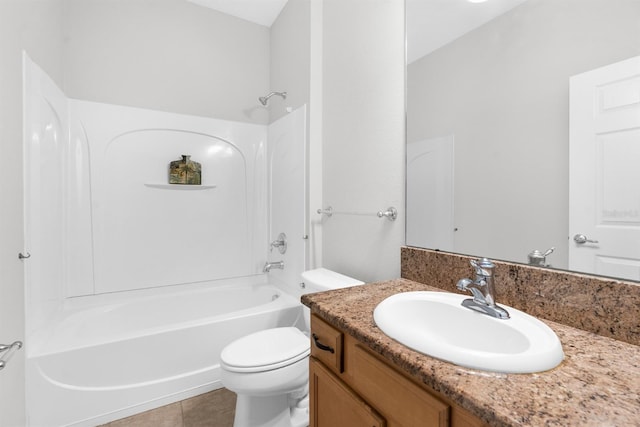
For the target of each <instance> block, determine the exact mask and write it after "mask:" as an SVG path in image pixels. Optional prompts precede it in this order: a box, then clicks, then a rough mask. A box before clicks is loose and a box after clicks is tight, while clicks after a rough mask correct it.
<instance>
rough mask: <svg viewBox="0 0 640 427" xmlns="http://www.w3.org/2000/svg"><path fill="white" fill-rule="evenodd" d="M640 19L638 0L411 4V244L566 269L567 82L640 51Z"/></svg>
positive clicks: (429, 0)
mask: <svg viewBox="0 0 640 427" xmlns="http://www.w3.org/2000/svg"><path fill="white" fill-rule="evenodd" d="M483 8H484V9H483ZM429 19H430V20H431V21H429V22H427V20H429ZM449 21H451V22H453V23H455V25H454V24H451V23H449ZM639 22H640V0H526V1H525V0H521V1H513V0H511V1H509V0H504V1H503V0H488V1H486V2H484V3H470V2H468V1H467V0H455V1H452V0H407V52H408V61H407V62H408V65H407V236H406V242H407V245H408V246H418V247H426V248H431V249H440V250H445V251H449V252H457V253H462V254H467V255H473V256H486V257H491V258H494V259H501V260H506V261H514V262H520V263H528V262H529V259H528V254H529V253H531V252H532V251H533V250H538V251H540V252H542V253H544V252H545V251H546V250H547V249H550V248H554V250H553V252H552V253H550V254H548V255H547V256H546V262H545V263H544V265H546V266H549V267H553V268H560V269H568V268H569V265H570V263H569V250H570V247H571V245H576V243H574V242H573V238H572V236H573V234H574V233H575V232H576V231H573V230H571V229H570V226H569V196H570V193H569V167H568V166H569V162H570V157H569V135H570V133H569V131H570V128H569V79H570V77H572V76H575V75H578V74H581V73H585V72H587V71H590V70H593V69H596V68H599V67H603V66H605V65H608V64H612V63H616V62H619V61H622V60H625V59H627V58H631V57H634V56H637V55H640V25H639V24H638V23H639ZM458 24H461V27H460V28H458ZM462 24H468V27H466V28H462V26H463V25H462ZM422 29H435V30H434V32H433V33H431V34H420V32H421V31H420V30H422ZM447 29H448V30H452V34H451V35H449V36H443V32H444V31H445V30H447ZM447 37H448V38H447ZM425 38H427V39H428V40H430V41H433V42H434V44H433V45H429V44H428V43H426V42H425ZM638 97H640V95H638ZM635 102H636V103H637V102H640V101H638V100H636V101H635ZM425 183H428V185H426V186H425ZM632 184H633V185H634V186H637V181H636V182H634V183H632ZM629 193H632V191H629ZM637 194H638V191H635V197H637ZM634 247H637V244H636V245H635V246H634ZM636 256H637V255H636ZM583 271H584V270H583ZM635 271H636V272H635V273H634V274H636V277H635V278H633V277H627V276H622V275H617V273H615V272H611V273H602V272H601V273H600V274H606V275H611V276H616V277H626V278H628V279H629V278H630V279H632V280H639V279H640V277H637V271H638V268H636V269H635ZM588 272H589V273H594V272H593V271H588Z"/></svg>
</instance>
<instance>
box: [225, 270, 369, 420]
mask: <svg viewBox="0 0 640 427" xmlns="http://www.w3.org/2000/svg"><path fill="white" fill-rule="evenodd" d="M302 281H303V283H304V292H305V293H313V292H321V291H327V290H330V289H338V288H346V287H349V286H355V285H361V284H363V282H361V281H359V280H356V279H353V278H351V277H348V276H344V275H342V274H339V273H336V272H334V271H331V270H327V269H325V268H318V269H315V270H309V271H305V272H304V273H302ZM304 317H305V324H306V327H307V329H309V327H310V317H311V314H310V311H309V309H308V308H307V307H304ZM310 351H311V347H310V343H309V336H308V333H307V334H305V333H303V332H302V331H301V330H300V329H298V328H295V327H282V328H272V329H266V330H263V331H259V332H255V333H253V334H249V335H246V336H244V337H242V338H239V339H237V340H235V341H233V342H232V343H230V344H228V345H227V346H226V347H225V348H224V349H222V353H221V354H220V360H221V363H220V367H221V380H222V384H223V385H224V386H225V387H226V388H227V389H229V390H231V391H233V392H235V393H236V394H237V401H236V414H235V419H234V422H233V426H234V427H306V426H308V425H309V411H308V408H309V399H308V391H309V353H310Z"/></svg>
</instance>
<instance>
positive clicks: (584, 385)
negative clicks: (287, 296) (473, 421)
mask: <svg viewBox="0 0 640 427" xmlns="http://www.w3.org/2000/svg"><path fill="white" fill-rule="evenodd" d="M424 290H428V291H442V289H438V288H433V287H430V286H428V285H425V284H421V283H418V282H414V281H411V280H407V279H396V280H391V281H386V282H379V283H370V284H366V285H362V286H355V287H352V288H345V289H338V290H335V291H329V292H320V293H316V294H308V295H303V296H302V302H303V303H304V304H305V305H307V306H308V307H310V308H311V311H312V313H315V314H317V315H318V316H320V317H321V318H323V319H325V320H326V321H327V322H329V323H330V324H332V325H334V326H336V327H338V328H340V329H342V330H344V331H345V332H347V333H349V334H351V335H353V336H354V337H355V338H357V339H358V340H359V341H361V342H362V343H364V344H366V345H367V346H368V347H369V348H370V349H371V350H373V351H374V352H376V353H378V354H380V355H382V356H383V357H384V358H385V359H387V360H388V361H389V362H390V363H391V364H392V365H394V366H396V367H397V368H399V369H400V370H402V371H404V372H406V373H407V374H408V375H409V376H411V377H412V378H414V379H415V380H416V381H418V382H420V383H423V384H425V385H427V386H428V387H431V388H432V389H434V390H436V391H438V392H440V393H442V394H443V395H444V396H446V397H448V398H449V399H451V400H452V401H454V402H456V403H457V404H459V405H460V406H462V407H463V408H465V409H467V410H468V411H470V412H471V413H473V414H474V415H475V416H477V417H479V418H480V419H482V420H484V421H485V422H487V423H488V424H489V425H491V426H581V427H584V426H598V427H601V426H640V347H638V346H636V345H633V344H629V343H625V342H622V341H618V340H614V339H611V338H607V337H603V336H600V335H596V334H594V333H591V332H586V331H584V330H580V329H575V328H572V327H569V326H565V325H561V324H559V323H554V322H551V321H547V320H544V322H545V323H546V324H548V325H549V326H550V327H551V328H552V329H553V330H554V331H555V332H556V333H557V334H558V337H559V338H560V341H561V342H562V347H563V350H564V353H565V360H564V361H563V362H562V363H561V364H560V365H559V366H558V367H557V368H555V369H552V370H550V371H547V372H542V373H536V374H500V373H492V372H484V371H476V370H471V369H467V368H462V367H459V366H456V365H453V364H451V363H448V362H444V361H440V360H438V359H434V358H432V357H429V356H426V355H423V354H421V353H418V352H416V351H413V350H411V349H409V348H407V347H405V346H403V345H401V344H399V343H397V342H396V341H394V340H393V339H391V338H389V337H387V336H386V335H385V334H384V333H382V331H380V330H379V329H378V328H377V327H376V326H375V323H374V321H373V309H374V308H375V307H376V305H377V304H378V303H380V302H381V301H382V300H383V299H385V298H386V297H388V296H391V295H393V294H396V293H400V292H410V291H424Z"/></svg>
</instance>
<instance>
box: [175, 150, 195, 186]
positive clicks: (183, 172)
mask: <svg viewBox="0 0 640 427" xmlns="http://www.w3.org/2000/svg"><path fill="white" fill-rule="evenodd" d="M190 158H191V156H188V155H185V154H183V155H182V160H175V161H173V162H171V164H170V165H169V184H184V185H201V184H202V166H201V165H200V163H198V162H194V161H192V160H191V159H190Z"/></svg>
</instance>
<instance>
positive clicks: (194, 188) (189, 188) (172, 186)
mask: <svg viewBox="0 0 640 427" xmlns="http://www.w3.org/2000/svg"><path fill="white" fill-rule="evenodd" d="M144 186H145V187H151V188H160V189H163V190H180V191H198V190H211V189H212V188H216V187H217V185H193V184H154V183H145V184H144Z"/></svg>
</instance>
